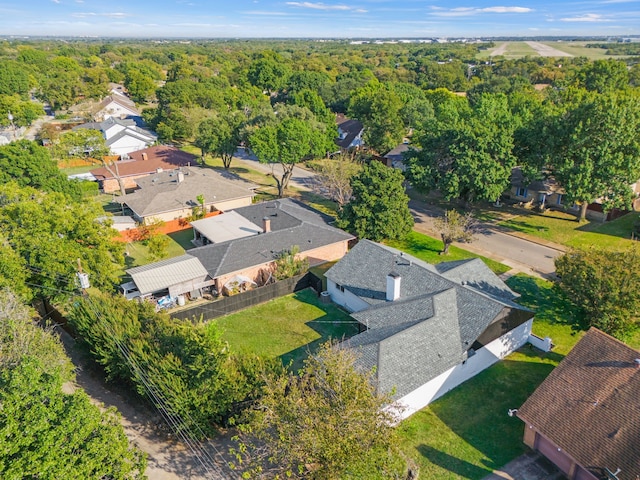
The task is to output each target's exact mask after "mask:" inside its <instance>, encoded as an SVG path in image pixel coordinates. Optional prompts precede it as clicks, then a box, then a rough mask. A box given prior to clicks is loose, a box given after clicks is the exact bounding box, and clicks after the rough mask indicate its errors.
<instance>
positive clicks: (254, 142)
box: [248, 108, 331, 197]
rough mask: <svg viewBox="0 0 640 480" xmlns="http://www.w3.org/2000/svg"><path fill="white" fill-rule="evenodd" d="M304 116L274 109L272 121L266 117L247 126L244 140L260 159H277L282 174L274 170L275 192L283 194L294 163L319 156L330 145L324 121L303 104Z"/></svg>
mask: <svg viewBox="0 0 640 480" xmlns="http://www.w3.org/2000/svg"><path fill="white" fill-rule="evenodd" d="M298 110H299V111H300V112H305V111H306V115H307V117H306V119H305V118H300V116H298V115H295V114H294V115H290V114H287V113H286V111H284V110H283V111H282V112H281V111H278V115H277V118H276V120H275V121H268V122H267V123H265V124H262V125H260V126H258V127H256V128H254V129H253V130H250V132H249V136H248V141H249V145H250V147H251V150H252V151H253V152H254V153H255V155H256V156H257V157H258V160H260V162H262V163H277V164H279V165H280V166H281V167H282V172H283V173H282V175H281V176H277V175H275V174H274V179H275V180H276V184H277V187H278V196H279V197H283V196H284V193H285V190H286V189H287V186H288V185H289V180H290V179H291V175H293V168H294V167H295V166H296V164H298V163H300V162H302V161H303V160H307V159H310V158H313V157H322V156H324V155H325V154H326V152H327V151H329V148H331V144H330V142H331V140H329V137H328V135H327V131H326V128H325V126H324V124H322V123H321V122H318V121H317V120H315V117H314V116H313V114H312V113H311V112H309V111H308V110H307V109H306V108H298Z"/></svg>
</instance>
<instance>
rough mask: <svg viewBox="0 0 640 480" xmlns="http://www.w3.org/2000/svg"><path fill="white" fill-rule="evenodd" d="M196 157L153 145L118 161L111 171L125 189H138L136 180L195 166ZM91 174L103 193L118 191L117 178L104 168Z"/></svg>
mask: <svg viewBox="0 0 640 480" xmlns="http://www.w3.org/2000/svg"><path fill="white" fill-rule="evenodd" d="M197 164H198V157H196V156H195V155H193V154H191V153H187V152H185V151H182V150H180V149H178V148H176V147H169V146H166V145H155V146H153V147H149V148H144V149H142V150H138V151H135V152H132V153H130V154H129V155H128V158H127V159H126V160H118V161H117V162H116V164H115V165H113V166H111V170H113V172H114V173H115V174H116V175H119V176H120V178H121V179H122V180H123V181H124V185H125V188H127V189H133V188H138V183H137V180H138V179H140V178H144V177H147V176H149V175H154V174H156V173H159V172H163V171H165V170H175V169H177V168H180V167H188V166H190V165H197ZM91 174H92V175H93V176H94V177H95V178H96V179H97V180H98V182H99V183H100V188H102V190H103V191H104V193H113V192H117V191H119V190H120V186H119V184H118V180H117V178H115V177H114V176H113V175H112V174H111V172H110V171H109V170H107V169H106V168H105V167H100V168H96V169H94V170H91Z"/></svg>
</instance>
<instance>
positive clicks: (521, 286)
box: [507, 275, 588, 334]
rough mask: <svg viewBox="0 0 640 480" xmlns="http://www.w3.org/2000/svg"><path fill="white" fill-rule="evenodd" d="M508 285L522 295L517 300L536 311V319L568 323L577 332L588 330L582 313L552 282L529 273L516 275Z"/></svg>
mask: <svg viewBox="0 0 640 480" xmlns="http://www.w3.org/2000/svg"><path fill="white" fill-rule="evenodd" d="M507 285H508V286H509V287H510V288H511V289H512V290H515V291H516V292H518V293H519V294H520V295H521V296H520V298H518V300H517V302H518V303H519V304H520V305H523V306H525V307H528V308H531V309H532V310H534V311H535V312H536V319H538V320H540V321H543V322H546V323H548V324H549V325H568V326H571V330H572V331H573V332H574V334H575V333H577V332H579V331H583V330H586V329H587V328H588V327H587V325H586V324H585V320H584V315H582V314H581V312H580V311H579V309H578V308H576V307H575V306H574V305H573V304H572V303H571V301H570V299H568V298H567V297H566V295H565V294H564V292H562V291H561V290H560V288H559V287H558V286H557V285H556V284H554V283H551V282H547V281H541V280H539V279H536V278H534V277H530V276H528V275H514V276H513V277H511V278H509V279H508V280H507Z"/></svg>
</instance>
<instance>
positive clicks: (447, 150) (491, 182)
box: [407, 94, 516, 202]
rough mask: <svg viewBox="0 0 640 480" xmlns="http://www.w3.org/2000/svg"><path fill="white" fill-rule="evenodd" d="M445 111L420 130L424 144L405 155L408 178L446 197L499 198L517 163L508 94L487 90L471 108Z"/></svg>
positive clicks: (423, 189) (415, 184)
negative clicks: (419, 148)
mask: <svg viewBox="0 0 640 480" xmlns="http://www.w3.org/2000/svg"><path fill="white" fill-rule="evenodd" d="M444 113H445V114H446V115H442V116H441V117H439V118H438V120H437V121H436V122H433V123H431V124H428V125H426V126H425V130H424V131H423V132H422V133H421V135H420V138H419V143H420V145H421V146H422V150H421V151H413V152H412V153H411V155H410V156H409V158H408V161H407V163H408V167H407V177H408V179H409V180H410V181H411V183H412V184H413V185H414V187H416V188H417V189H418V190H420V191H422V192H429V191H431V190H439V191H440V192H441V193H442V194H443V195H444V196H445V198H447V199H463V200H465V201H469V202H473V201H477V200H489V201H495V200H497V199H498V198H500V195H502V193H503V192H504V191H505V190H506V189H507V188H508V186H509V177H510V175H511V170H512V168H513V167H514V166H515V165H516V159H515V157H514V155H513V147H514V136H513V135H514V128H515V125H514V122H513V117H512V115H511V112H510V109H509V105H508V102H507V98H506V97H505V96H504V95H501V94H498V95H488V94H484V95H482V96H481V98H480V99H479V100H478V102H477V103H476V104H475V105H474V107H473V109H472V110H471V111H470V112H469V113H468V114H465V113H464V112H463V113H462V115H460V114H459V112H457V111H455V110H454V111H453V112H451V111H449V110H448V109H447V110H445V111H444Z"/></svg>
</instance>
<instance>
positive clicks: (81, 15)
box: [71, 12, 131, 18]
mask: <svg viewBox="0 0 640 480" xmlns="http://www.w3.org/2000/svg"><path fill="white" fill-rule="evenodd" d="M71 16H72V17H75V18H86V17H109V18H125V17H130V16H131V15H129V14H128V13H122V12H113V13H95V12H75V13H72V14H71Z"/></svg>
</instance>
